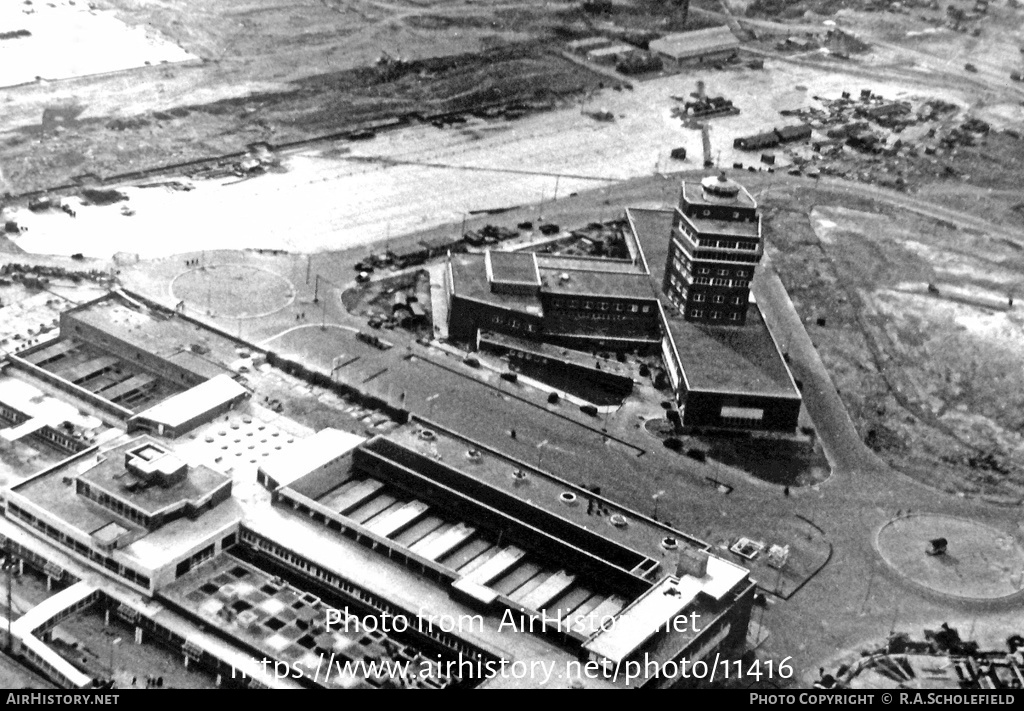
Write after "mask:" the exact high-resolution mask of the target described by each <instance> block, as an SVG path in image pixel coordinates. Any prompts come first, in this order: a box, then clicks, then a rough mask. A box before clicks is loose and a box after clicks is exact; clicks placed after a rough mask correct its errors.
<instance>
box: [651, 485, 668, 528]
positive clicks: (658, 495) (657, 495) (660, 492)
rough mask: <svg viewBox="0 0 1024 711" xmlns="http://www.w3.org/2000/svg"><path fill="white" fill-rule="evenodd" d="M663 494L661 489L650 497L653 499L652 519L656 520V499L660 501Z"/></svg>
mask: <svg viewBox="0 0 1024 711" xmlns="http://www.w3.org/2000/svg"><path fill="white" fill-rule="evenodd" d="M664 495H665V491H664V490H661V491H659V492H658V493H657V494H655V495H654V496H652V497H651V498H652V499H654V520H655V521H657V520H658V501H660V500H661V497H662V496H664Z"/></svg>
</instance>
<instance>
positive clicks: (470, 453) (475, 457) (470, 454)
mask: <svg viewBox="0 0 1024 711" xmlns="http://www.w3.org/2000/svg"><path fill="white" fill-rule="evenodd" d="M482 458H483V455H482V454H480V450H478V449H467V450H466V459H468V460H469V461H471V462H479V461H480V460H481V459H482Z"/></svg>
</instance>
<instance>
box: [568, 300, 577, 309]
mask: <svg viewBox="0 0 1024 711" xmlns="http://www.w3.org/2000/svg"><path fill="white" fill-rule="evenodd" d="M579 307H580V302H579V301H577V300H576V299H569V308H570V309H578V308H579Z"/></svg>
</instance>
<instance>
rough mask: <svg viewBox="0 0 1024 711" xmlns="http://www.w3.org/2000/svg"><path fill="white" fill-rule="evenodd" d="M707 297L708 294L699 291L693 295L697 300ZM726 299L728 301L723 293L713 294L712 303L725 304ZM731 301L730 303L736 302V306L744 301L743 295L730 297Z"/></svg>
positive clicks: (704, 299) (703, 299)
mask: <svg viewBox="0 0 1024 711" xmlns="http://www.w3.org/2000/svg"><path fill="white" fill-rule="evenodd" d="M707 297H708V295H707V294H702V293H697V294H694V295H693V300H694V301H695V302H701V301H706V300H707ZM725 301H726V299H725V297H724V296H722V295H721V294H712V295H711V303H713V304H724V303H725ZM729 303H730V304H735V305H736V306H739V305H740V304H742V303H743V297H742V296H733V297H730V298H729Z"/></svg>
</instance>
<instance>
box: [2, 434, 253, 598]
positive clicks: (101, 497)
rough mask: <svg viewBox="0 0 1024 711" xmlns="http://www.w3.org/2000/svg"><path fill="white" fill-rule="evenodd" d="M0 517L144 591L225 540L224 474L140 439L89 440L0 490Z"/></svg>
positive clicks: (229, 526)
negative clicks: (2, 503) (1, 495)
mask: <svg viewBox="0 0 1024 711" xmlns="http://www.w3.org/2000/svg"><path fill="white" fill-rule="evenodd" d="M4 514H5V516H6V517H7V518H8V519H10V520H12V521H14V522H15V523H17V524H19V525H20V526H22V527H24V528H27V529H29V530H31V531H33V532H34V533H35V534H36V535H41V536H43V537H45V538H47V539H48V540H50V542H51V543H54V544H56V545H57V546H59V547H60V548H62V549H64V550H66V551H67V552H68V553H70V554H72V555H74V556H75V557H77V558H79V559H81V560H82V561H83V562H85V563H86V564H88V565H91V566H92V567H94V568H96V569H98V570H100V571H101V572H104V573H106V574H107V575H112V576H114V577H115V578H116V579H117V580H118V581H119V582H121V583H124V584H127V585H129V586H131V587H133V588H135V589H137V590H141V591H143V592H146V593H148V594H150V595H152V594H153V593H154V592H155V591H156V590H157V589H158V588H159V587H160V586H162V585H165V584H166V583H168V582H170V581H172V580H174V579H175V578H177V577H178V576H180V575H182V574H184V573H185V572H187V571H188V570H189V569H190V568H191V567H192V566H193V565H196V564H198V563H199V562H201V561H203V560H206V559H207V558H211V557H213V556H214V555H216V554H217V553H219V552H220V551H221V549H222V548H223V547H225V546H228V545H231V544H233V543H234V542H235V540H236V537H237V533H238V525H239V522H240V521H241V512H240V509H239V508H238V506H237V504H235V503H234V502H233V501H232V500H231V479H230V478H229V477H227V476H225V475H224V474H222V473H220V472H218V471H215V470H213V469H211V468H209V467H207V466H205V465H202V464H199V465H194V464H189V463H188V462H186V461H184V460H182V459H181V458H179V457H178V456H177V455H176V454H175V453H174V451H173V449H172V448H170V447H169V446H168V445H166V444H162V443H160V442H158V441H157V440H155V439H153V438H151V437H147V436H142V437H137V438H133V439H130V440H127V441H122V442H119V443H116V444H113V445H111V446H108V447H98V446H96V447H90V448H89V449H86V450H84V451H82V452H79V453H78V454H75V455H72V456H71V457H68V458H67V459H65V460H63V461H62V462H60V463H58V464H56V465H55V466H52V467H49V468H48V469H45V470H43V471H42V472H40V473H38V474H36V475H35V476H33V477H31V478H29V479H26V480H25V481H23V482H21V483H19V484H15V485H14V486H12V487H10V489H8V491H7V506H6V508H5V511H4Z"/></svg>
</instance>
